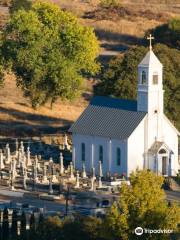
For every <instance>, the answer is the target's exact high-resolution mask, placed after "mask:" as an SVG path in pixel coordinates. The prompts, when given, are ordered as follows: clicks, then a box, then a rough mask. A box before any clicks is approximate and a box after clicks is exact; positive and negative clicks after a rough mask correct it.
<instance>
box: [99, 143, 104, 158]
mask: <svg viewBox="0 0 180 240" xmlns="http://www.w3.org/2000/svg"><path fill="white" fill-rule="evenodd" d="M99 161H101V162H103V146H102V145H100V146H99Z"/></svg>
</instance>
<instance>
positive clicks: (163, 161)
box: [162, 156, 167, 175]
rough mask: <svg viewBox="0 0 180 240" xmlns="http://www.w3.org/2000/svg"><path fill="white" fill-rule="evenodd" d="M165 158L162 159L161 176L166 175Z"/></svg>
mask: <svg viewBox="0 0 180 240" xmlns="http://www.w3.org/2000/svg"><path fill="white" fill-rule="evenodd" d="M166 167H167V157H164V156H163V157H162V175H166V174H167V173H166V169H167V168H166Z"/></svg>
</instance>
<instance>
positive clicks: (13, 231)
mask: <svg viewBox="0 0 180 240" xmlns="http://www.w3.org/2000/svg"><path fill="white" fill-rule="evenodd" d="M17 218H18V216H17V211H16V210H13V214H12V227H11V236H12V239H16V238H17Z"/></svg>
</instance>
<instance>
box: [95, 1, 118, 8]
mask: <svg viewBox="0 0 180 240" xmlns="http://www.w3.org/2000/svg"><path fill="white" fill-rule="evenodd" d="M99 5H100V7H103V8H115V7H118V6H119V5H120V3H119V0H101V1H100V4H99Z"/></svg>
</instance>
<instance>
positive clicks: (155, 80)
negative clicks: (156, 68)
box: [153, 72, 158, 85]
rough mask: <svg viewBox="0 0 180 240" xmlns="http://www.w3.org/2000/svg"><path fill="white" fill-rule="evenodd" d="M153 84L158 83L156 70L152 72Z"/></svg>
mask: <svg viewBox="0 0 180 240" xmlns="http://www.w3.org/2000/svg"><path fill="white" fill-rule="evenodd" d="M153 84H154V85H157V84H158V73H157V72H154V73H153Z"/></svg>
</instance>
